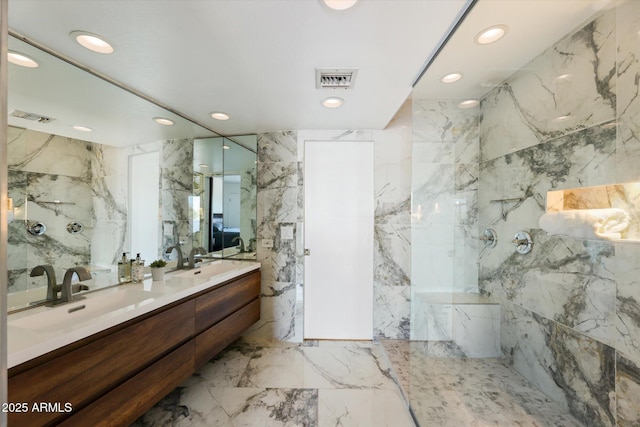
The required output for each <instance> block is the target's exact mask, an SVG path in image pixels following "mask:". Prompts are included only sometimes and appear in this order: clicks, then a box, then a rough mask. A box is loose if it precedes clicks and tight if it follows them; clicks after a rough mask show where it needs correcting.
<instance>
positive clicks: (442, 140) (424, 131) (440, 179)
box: [411, 100, 478, 342]
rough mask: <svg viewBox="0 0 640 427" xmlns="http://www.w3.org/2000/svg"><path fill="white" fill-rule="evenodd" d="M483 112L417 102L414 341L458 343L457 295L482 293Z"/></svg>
mask: <svg viewBox="0 0 640 427" xmlns="http://www.w3.org/2000/svg"><path fill="white" fill-rule="evenodd" d="M477 184H478V110H477V109H460V108H458V102H456V101H437V100H413V148H412V189H411V199H412V207H411V243H412V251H411V253H412V254H411V266H412V269H411V288H412V296H411V303H412V322H411V339H412V340H418V341H445V342H446V341H453V339H454V337H453V335H454V307H453V302H454V299H455V298H456V294H463V293H477V292H478V252H477V251H478V244H477V242H478V241H477V236H478V234H477V233H478V230H477V228H478V221H477V199H478V197H477V192H478V185H477Z"/></svg>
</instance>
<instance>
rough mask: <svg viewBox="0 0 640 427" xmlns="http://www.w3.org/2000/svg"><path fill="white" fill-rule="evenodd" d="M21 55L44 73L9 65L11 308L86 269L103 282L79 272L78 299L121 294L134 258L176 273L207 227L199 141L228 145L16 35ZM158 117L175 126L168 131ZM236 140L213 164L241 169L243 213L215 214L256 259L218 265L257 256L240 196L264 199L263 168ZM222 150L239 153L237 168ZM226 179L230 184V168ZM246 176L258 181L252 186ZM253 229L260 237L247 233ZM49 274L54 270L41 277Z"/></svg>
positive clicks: (232, 249)
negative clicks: (258, 176) (121, 269)
mask: <svg viewBox="0 0 640 427" xmlns="http://www.w3.org/2000/svg"><path fill="white" fill-rule="evenodd" d="M9 49H10V50H12V51H17V52H21V53H23V54H25V55H27V56H29V57H30V58H33V59H34V60H35V61H37V63H38V67H36V68H25V67H22V66H19V65H15V64H9V93H8V111H9V112H10V115H9V128H8V141H9V142H8V156H7V157H8V158H7V160H8V186H9V188H8V196H9V198H10V201H11V206H10V208H11V209H10V212H9V224H8V231H9V235H8V248H7V249H8V250H7V252H8V270H9V280H8V292H9V301H8V306H9V310H15V309H22V308H26V307H29V306H32V305H33V303H34V302H42V301H44V300H46V299H47V298H46V297H47V287H48V285H49V282H53V285H55V286H58V283H61V282H63V280H62V279H63V277H65V273H67V272H68V271H70V269H74V268H76V269H79V268H81V267H86V268H87V269H88V270H89V271H90V272H91V277H90V279H88V280H87V278H86V277H85V276H83V275H82V274H76V276H74V279H73V281H74V286H73V287H72V291H73V292H87V291H91V290H95V289H97V288H101V287H107V286H112V285H115V284H117V283H118V275H117V263H118V261H121V259H122V257H123V254H124V256H125V257H126V258H127V259H133V258H135V257H136V255H137V254H138V253H140V257H141V258H142V259H143V260H145V264H146V265H149V264H150V263H151V262H152V261H154V260H156V259H163V258H164V259H169V261H170V267H173V268H175V267H176V264H177V260H176V258H177V256H176V254H175V252H174V253H173V254H169V255H167V254H165V252H166V249H167V248H169V247H171V246H176V245H178V246H180V247H181V249H182V253H183V254H184V256H185V258H186V257H187V256H188V254H189V253H190V252H191V249H192V247H196V246H200V245H201V243H200V240H199V239H200V236H199V233H197V232H195V231H194V230H197V229H198V226H199V223H200V224H201V222H200V216H199V214H200V209H199V208H198V207H197V206H194V202H195V201H196V199H197V198H196V194H195V191H196V187H195V184H196V182H197V179H195V175H194V169H193V166H192V165H193V163H194V150H195V147H196V146H198V145H199V144H200V143H196V141H207V140H210V139H214V140H215V139H216V138H217V139H222V138H221V137H219V136H218V135H216V134H215V133H214V132H212V131H211V130H209V129H206V128H204V127H201V126H198V125H197V124H195V123H192V122H190V121H188V120H185V119H184V118H182V117H180V116H178V115H176V114H174V113H172V112H171V111H168V110H165V109H163V108H161V107H159V106H157V105H155V104H153V103H151V102H149V101H147V100H144V99H142V98H140V97H138V96H135V95H133V94H131V93H129V92H127V91H126V90H124V89H122V88H119V87H117V86H115V85H113V84H111V83H109V82H107V81H105V80H103V79H101V78H99V77H97V76H94V75H91V74H89V73H87V72H85V71H83V70H81V69H79V68H77V67H75V66H73V65H71V64H69V63H67V62H65V61H62V60H61V59H59V58H56V57H55V56H53V55H50V54H49V53H47V52H45V51H43V50H40V49H37V48H36V47H34V46H32V45H31V44H29V43H27V42H25V41H23V40H19V39H17V38H15V37H10V40H9ZM157 117H162V118H166V119H168V120H170V121H171V122H172V123H173V125H171V126H166V125H162V124H159V123H157V122H156V121H154V120H153V118H157ZM74 126H76V128H74ZM78 126H81V127H78ZM78 129H81V130H78ZM224 140H225V145H226V146H229V147H230V149H229V150H225V149H224V148H222V146H221V147H220V151H219V152H216V153H215V155H214V153H213V152H212V153H211V156H210V159H209V161H210V162H211V163H212V169H216V170H218V168H217V167H214V166H213V165H214V164H218V163H219V164H220V165H222V164H223V163H224V162H225V161H226V162H227V163H228V164H229V166H230V167H231V166H233V169H226V170H228V171H229V175H230V177H229V180H235V181H237V182H235V183H234V184H233V185H232V184H231V183H230V184H227V185H226V186H227V189H228V190H231V189H232V188H235V189H234V191H233V194H232V196H231V197H232V198H233V203H231V202H229V203H228V206H227V208H226V211H225V209H224V207H223V209H222V211H221V212H218V210H217V207H218V206H217V205H216V212H215V213H216V214H218V213H221V214H222V215H223V218H224V216H225V215H226V214H227V212H228V222H227V223H226V224H225V223H224V222H222V224H223V225H224V226H225V227H226V228H227V230H225V231H226V232H228V233H231V232H232V231H233V230H237V234H238V235H237V237H238V240H237V241H236V242H239V240H240V238H242V240H243V241H244V242H245V252H240V249H241V247H240V245H239V244H238V243H236V242H234V246H225V247H222V248H221V249H220V250H219V251H215V250H210V251H209V252H213V253H212V254H210V257H212V258H213V257H214V256H219V257H222V256H228V255H238V254H240V253H241V254H242V255H243V256H250V253H247V252H246V250H247V247H248V246H247V245H249V242H250V241H251V239H252V238H253V239H255V201H253V202H243V199H242V198H241V197H240V196H241V194H243V191H244V192H246V193H247V194H252V195H253V197H254V198H255V188H254V189H250V188H249V187H248V186H246V187H244V186H243V185H244V184H245V183H246V184H247V185H250V184H251V183H253V185H254V186H255V163H253V164H252V165H251V166H252V167H253V172H252V173H251V172H249V169H248V168H245V167H244V166H241V164H240V163H241V162H240V159H241V158H242V156H243V152H245V151H246V152H247V153H250V157H251V156H253V157H252V158H253V160H252V161H253V162H255V153H252V152H251V151H250V150H248V149H246V148H244V147H242V146H241V145H239V144H237V143H235V142H234V141H231V140H230V139H226V138H225V139H224ZM222 150H224V151H225V152H226V151H229V154H228V155H227V159H224V153H223V151H222ZM236 156H238V161H237V162H239V163H237V162H236V161H235V160H233V159H234V157H236ZM235 163H237V164H235ZM219 170H220V176H221V177H223V178H224V171H225V169H224V168H219ZM234 174H235V175H237V176H239V177H240V179H239V180H238V178H235V177H232V176H231V175H234ZM243 174H247V176H252V177H253V178H252V179H250V178H246V179H245V180H244V181H243V178H242V177H243ZM208 175H209V174H208ZM223 187H224V185H223ZM216 197H220V198H222V197H224V193H221V194H220V195H219V196H218V195H217V194H216ZM251 206H252V207H253V211H252V213H249V212H250V209H251ZM244 207H246V208H244ZM194 208H197V209H198V215H194V213H193V209H194ZM245 214H246V215H247V216H248V215H253V216H252V217H251V219H247V218H248V217H245V216H243V215H245ZM223 221H224V220H223ZM245 224H246V226H247V227H253V228H252V230H249V229H248V228H247V229H246V230H244V227H245ZM240 230H242V232H241V231H240ZM223 241H224V240H223ZM254 241H255V240H254ZM212 249H213V248H212ZM222 249H227V250H228V251H229V252H228V253H227V252H225V251H223V250H222ZM215 252H219V253H215ZM254 255H255V254H254ZM205 257H206V256H205ZM254 258H255V257H254ZM185 262H186V259H185ZM37 266H51V268H50V269H46V270H45V269H40V270H42V271H43V273H42V274H40V275H38V274H32V273H33V272H34V269H35V268H36V267H37ZM40 270H38V269H36V273H37V272H38V271H40ZM44 273H46V274H44ZM53 276H55V278H53ZM80 276H82V277H83V278H82V282H81V285H80V284H78V283H76V279H77V278H78V277H80ZM70 280H71V279H70ZM58 287H59V288H60V290H59V291H60V292H58V293H57V296H59V297H60V296H61V291H62V286H61V285H60V286H58ZM49 288H51V286H49Z"/></svg>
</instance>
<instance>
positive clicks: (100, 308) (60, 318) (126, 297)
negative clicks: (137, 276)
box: [7, 289, 156, 332]
mask: <svg viewBox="0 0 640 427" xmlns="http://www.w3.org/2000/svg"><path fill="white" fill-rule="evenodd" d="M155 296H156V295H155V294H154V293H153V292H147V291H140V290H135V289H120V290H118V291H116V292H111V293H106V294H101V293H100V292H96V293H92V294H91V297H77V298H78V299H77V301H73V302H69V303H65V304H61V305H58V306H56V307H55V308H50V309H47V310H45V311H41V312H38V313H34V314H27V315H25V316H20V317H18V318H16V319H11V317H12V316H11V315H10V316H9V317H8V322H7V325H8V326H13V327H16V328H21V329H27V330H32V331H36V332H51V331H56V330H61V329H64V328H65V327H66V326H71V325H74V324H77V323H81V322H85V321H87V320H90V319H95V318H96V317H98V316H102V315H104V314H107V313H119V312H121V311H124V310H127V309H128V308H129V307H131V306H132V305H134V306H140V305H143V304H145V303H146V302H151V301H153V299H154V297H155ZM80 298H82V299H80Z"/></svg>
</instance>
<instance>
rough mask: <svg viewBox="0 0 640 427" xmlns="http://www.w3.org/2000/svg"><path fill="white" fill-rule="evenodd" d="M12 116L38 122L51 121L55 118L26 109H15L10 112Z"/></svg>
mask: <svg viewBox="0 0 640 427" xmlns="http://www.w3.org/2000/svg"><path fill="white" fill-rule="evenodd" d="M9 115H10V116H13V117H17V118H19V119H25V120H31V121H32V122H38V123H51V122H52V121H54V120H55V119H52V118H51V117H45V116H42V115H40V114H35V113H27V112H26V111H20V110H13V111H11V112H10V113H9Z"/></svg>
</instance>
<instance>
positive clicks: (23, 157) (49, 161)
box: [7, 127, 91, 179]
mask: <svg viewBox="0 0 640 427" xmlns="http://www.w3.org/2000/svg"><path fill="white" fill-rule="evenodd" d="M9 129H11V131H10V135H9V145H8V153H7V156H8V157H7V160H8V161H7V164H8V167H9V169H10V170H21V171H24V172H37V173H45V174H51V175H66V176H74V177H84V178H85V179H86V178H87V177H88V176H89V173H90V163H89V155H90V150H91V143H88V142H85V141H80V140H77V139H72V138H66V137H62V136H57V135H51V134H47V133H43V132H36V131H29V130H26V129H20V128H14V127H10V128H9Z"/></svg>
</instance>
